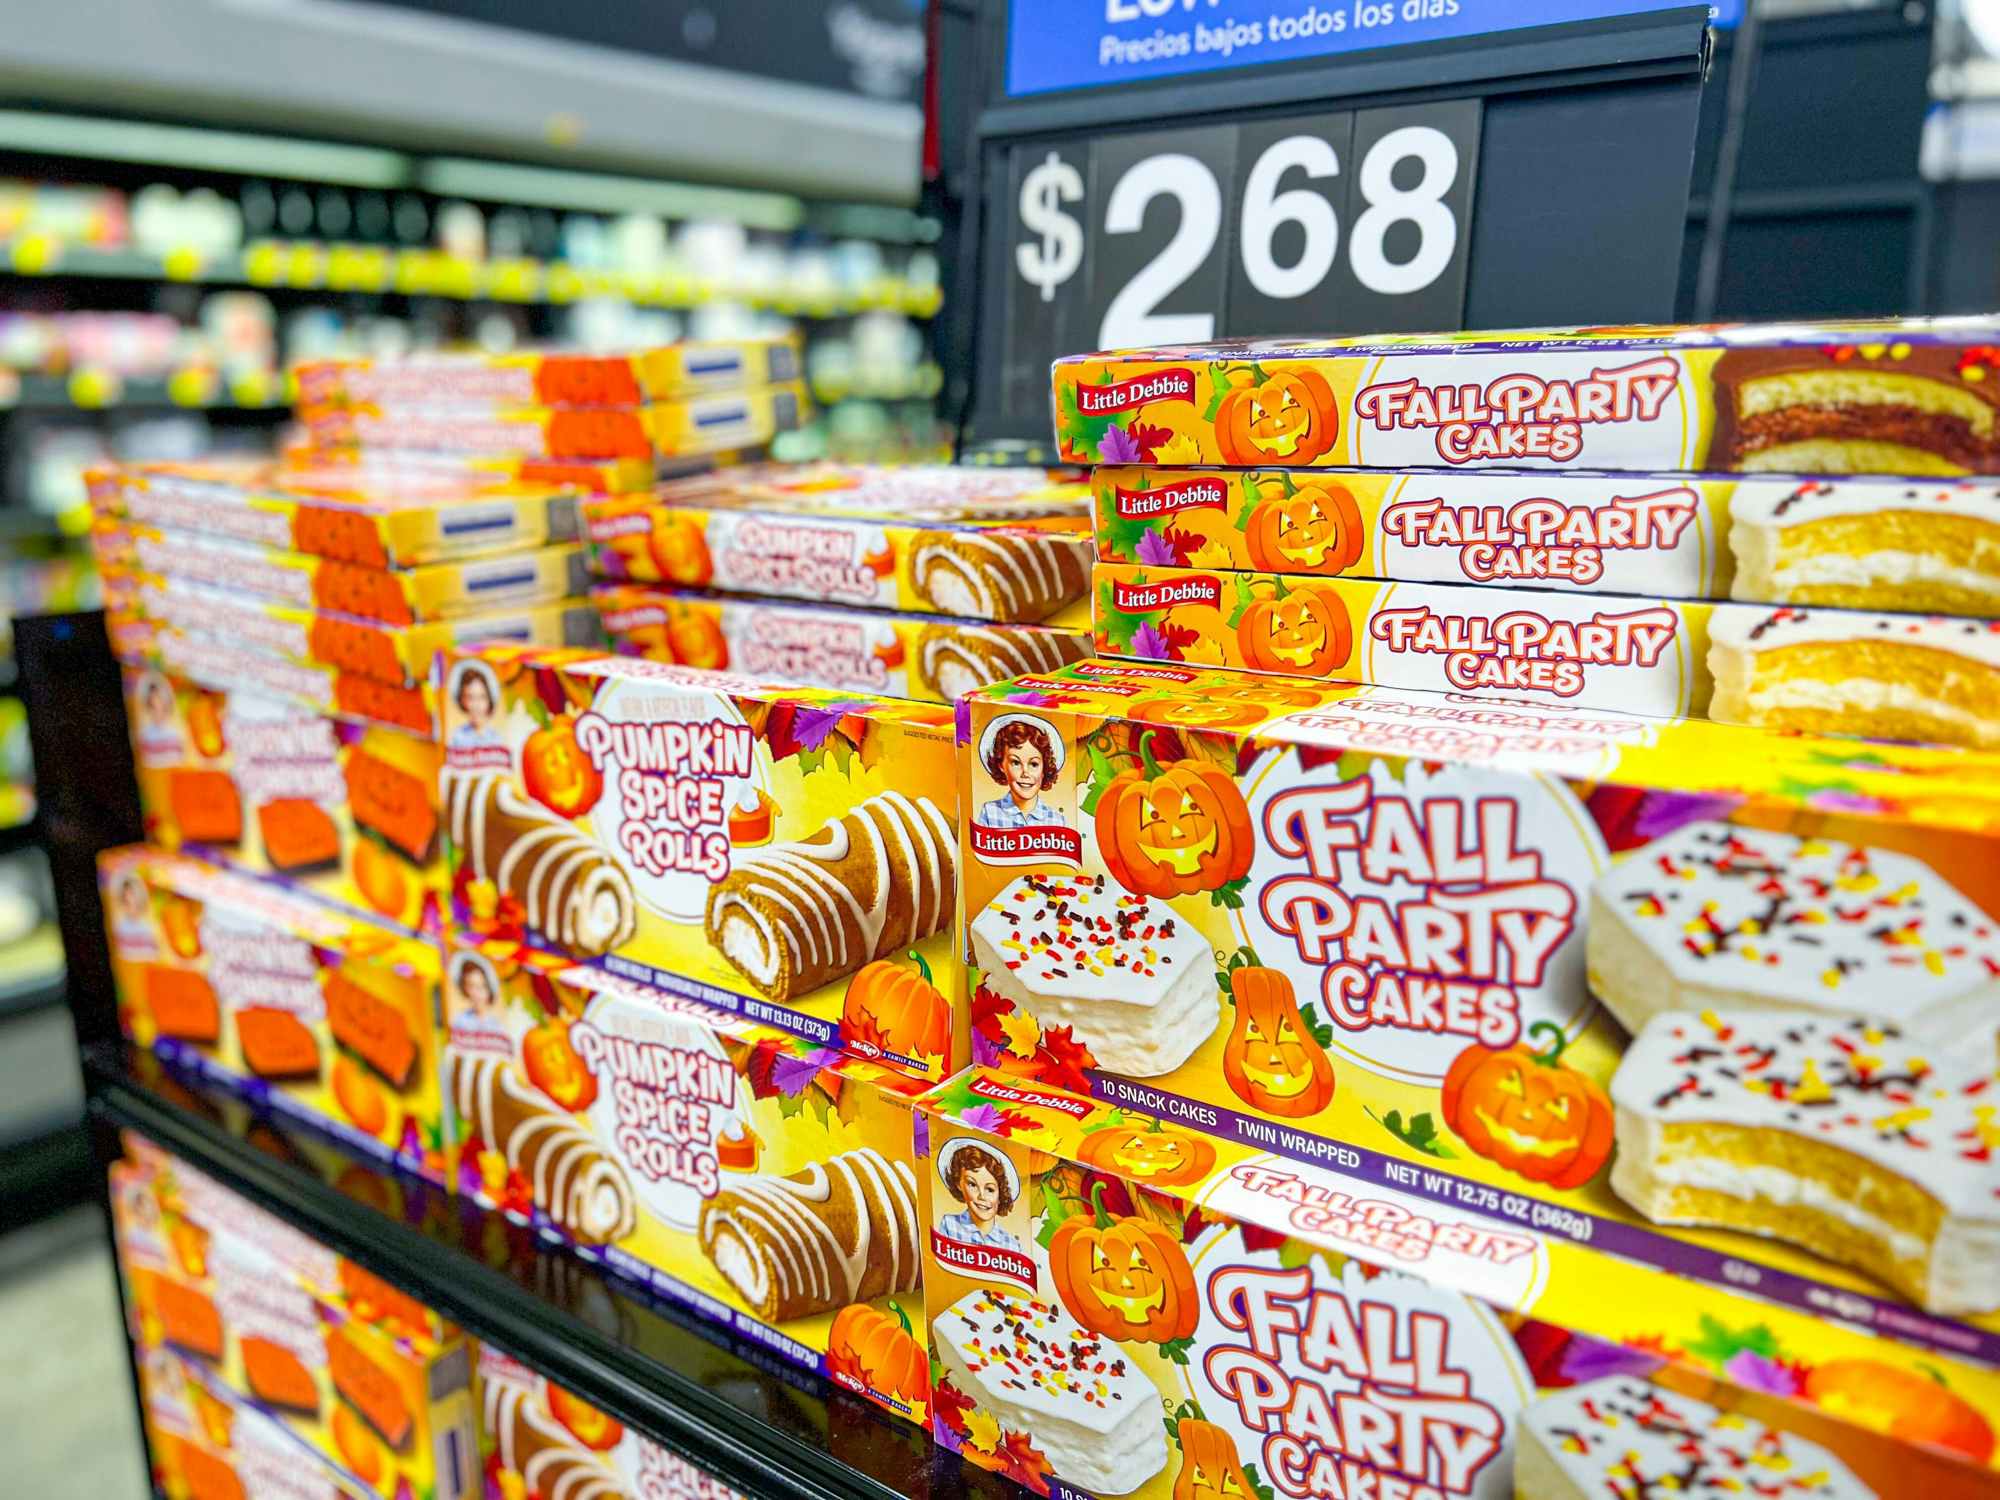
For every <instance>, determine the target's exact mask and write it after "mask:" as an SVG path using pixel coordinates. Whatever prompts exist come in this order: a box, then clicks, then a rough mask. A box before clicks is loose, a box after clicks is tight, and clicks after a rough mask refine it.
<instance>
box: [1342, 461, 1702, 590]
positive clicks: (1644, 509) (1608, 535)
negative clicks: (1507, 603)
mask: <svg viewBox="0 0 2000 1500" xmlns="http://www.w3.org/2000/svg"><path fill="white" fill-rule="evenodd" d="M1700 507H1701V497H1700V496H1699V495H1697V494H1696V493H1695V492H1694V491H1693V490H1691V489H1689V488H1688V487H1687V486H1686V485H1677V486H1675V487H1674V488H1672V489H1665V490H1658V491H1655V492H1653V493H1651V494H1645V495H1613V496H1611V497H1610V498H1609V499H1607V500H1605V501H1603V502H1602V503H1598V504H1591V505H1572V504H1565V503H1564V502H1562V501H1560V500H1553V499H1549V498H1548V497H1546V496H1531V497H1529V498H1527V499H1524V500H1516V501H1515V502H1513V504H1511V505H1453V504H1450V503H1449V502H1447V501H1446V500H1444V499H1443V498H1442V497H1440V496H1431V497H1429V498H1426V499H1419V500H1398V501H1397V502H1395V504H1393V505H1390V506H1387V507H1385V508H1384V509H1383V511H1382V520H1381V527H1382V534H1383V535H1384V536H1386V537H1389V538H1390V539H1392V540H1394V541H1398V542H1401V543H1402V544H1403V545H1404V546H1406V547H1412V548H1420V549H1425V550H1438V551H1456V552H1457V553H1458V570H1459V572H1460V573H1461V574H1462V575H1463V576H1464V577H1466V578H1467V579H1469V580H1470V581H1472V582H1473V583H1496V582H1503V581H1509V580H1521V581H1532V582H1555V583H1573V584H1576V585H1578V586H1579V587H1588V586H1589V585H1591V584H1594V583H1596V582H1598V581H1599V580H1601V579H1602V578H1603V577H1604V559H1605V555H1606V554H1607V553H1617V552H1659V553H1668V552H1672V551H1673V550H1674V549H1675V548H1676V547H1678V546H1679V545H1680V543H1681V538H1682V537H1683V536H1685V535H1686V534H1687V529H1688V527H1690V526H1692V525H1693V524H1694V519H1695V516H1696V515H1697V514H1698V512H1699V511H1700Z"/></svg>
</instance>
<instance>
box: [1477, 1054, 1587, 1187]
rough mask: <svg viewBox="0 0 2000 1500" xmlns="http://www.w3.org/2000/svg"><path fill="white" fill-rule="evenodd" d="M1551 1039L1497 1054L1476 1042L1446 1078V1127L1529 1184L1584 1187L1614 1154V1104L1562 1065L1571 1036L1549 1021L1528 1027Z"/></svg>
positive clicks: (1479, 1152)
mask: <svg viewBox="0 0 2000 1500" xmlns="http://www.w3.org/2000/svg"><path fill="white" fill-rule="evenodd" d="M1528 1035H1529V1037H1531V1038H1540V1037H1547V1038H1550V1040H1548V1041H1547V1044H1546V1050H1544V1051H1541V1052H1537V1051H1536V1050H1535V1049H1534V1048H1533V1047H1531V1046H1529V1045H1527V1044H1526V1043H1523V1042H1516V1043H1515V1044H1514V1045H1513V1046H1511V1047H1505V1048H1501V1049H1499V1050H1497V1051H1496V1050H1495V1049H1493V1048H1491V1047H1481V1046H1479V1045H1477V1044H1474V1045H1473V1046H1470V1047H1467V1048H1466V1049H1465V1050H1464V1051H1463V1052H1461V1053H1459V1054H1458V1056H1457V1058H1455V1059H1454V1060H1453V1062H1452V1065H1451V1070H1450V1071H1449V1072H1448V1073H1446V1074H1445V1079H1444V1088H1443V1089H1442V1091H1441V1092H1440V1094H1439V1096H1438V1103H1439V1105H1440V1107H1441V1110H1442V1112H1443V1115H1444V1122H1445V1124H1447V1125H1448V1126H1450V1127H1451V1128H1452V1130H1454V1131H1455V1132H1457V1134H1458V1137H1459V1139H1461V1140H1462V1141H1464V1142H1465V1144H1466V1145H1467V1146H1468V1147H1470V1148H1471V1149H1472V1150H1473V1151H1474V1152H1476V1153H1477V1154H1478V1155H1480V1156H1483V1157H1485V1158H1486V1159H1487V1160H1488V1161H1490V1162H1495V1163H1497V1164H1498V1165H1500V1166H1503V1167H1505V1168H1506V1169H1507V1170H1508V1171H1510V1172H1514V1173H1518V1174H1519V1175H1520V1176H1522V1177H1525V1178H1527V1179H1528V1181H1530V1182H1543V1183H1547V1184H1548V1185H1549V1186H1550V1187H1554V1188H1573V1187H1582V1186H1583V1184H1585V1183H1586V1182H1588V1181H1590V1179H1591V1178H1593V1177H1595V1176H1596V1175H1597V1172H1598V1169H1599V1168H1600V1167H1602V1166H1603V1165H1604V1163H1605V1161H1606V1160H1607V1159H1608V1158H1609V1157H1610V1155H1611V1140H1612V1119H1613V1116H1612V1112H1611V1101H1610V1099H1609V1098H1607V1097H1606V1096H1605V1093H1604V1090H1603V1089H1602V1088H1600V1087H1599V1086H1598V1085H1597V1084H1596V1083H1595V1082H1594V1081H1593V1080H1591V1079H1589V1078H1586V1077H1585V1076H1584V1075H1583V1074H1581V1073H1579V1072H1577V1071H1576V1070H1575V1069H1574V1068H1568V1067H1565V1066H1563V1063H1562V1055H1563V1050H1564V1049H1565V1048H1566V1047H1567V1046H1568V1045H1569V1039H1568V1038H1567V1037H1566V1036H1564V1035H1563V1031H1562V1028H1561V1027H1560V1026H1557V1025H1556V1024H1555V1023H1554V1022H1552V1021H1537V1022H1535V1024H1534V1025H1532V1026H1530V1027H1529V1028H1528Z"/></svg>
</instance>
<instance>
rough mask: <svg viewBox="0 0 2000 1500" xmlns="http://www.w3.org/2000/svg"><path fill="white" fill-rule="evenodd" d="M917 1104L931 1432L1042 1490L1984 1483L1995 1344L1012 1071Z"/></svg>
mask: <svg viewBox="0 0 2000 1500" xmlns="http://www.w3.org/2000/svg"><path fill="white" fill-rule="evenodd" d="M920 1109H921V1111H922V1112H921V1113H920V1114H919V1116H918V1129H917V1134H916V1160H915V1165H916V1171H917V1179H918V1182H919V1184H920V1187H921V1190H922V1193H923V1195H924V1216H925V1224H926V1227H927V1235H926V1239H925V1252H926V1258H925V1264H924V1296H925V1304H926V1308H927V1311H928V1317H929V1325H930V1339H931V1353H932V1371H933V1384H932V1390H931V1413H932V1430H933V1433H934V1435H935V1436H936V1437H937V1438H938V1440H939V1441H940V1442H941V1443H943V1444H944V1445H945V1446H947V1447H949V1448H951V1449H953V1450H955V1451H957V1452H958V1453H960V1454H961V1455H963V1456H964V1457H965V1458H966V1459H968V1460H970V1461H971V1462H973V1463H976V1464H978V1465H980V1466H981V1467H984V1468H988V1469H993V1470H997V1471H999V1472H1000V1473H1002V1474H1005V1475H1006V1476H1007V1477H1009V1478H1011V1479H1013V1480H1015V1481H1017V1482H1018V1483H1020V1484H1023V1485H1025V1486H1026V1487H1027V1488H1029V1489H1031V1490H1033V1491H1035V1492H1036V1493H1039V1494H1049V1495H1060V1496H1073V1495H1097V1496H1107V1497H1109V1496H1125V1495H1131V1496H1136V1497H1139V1500H1166V1497H1168V1496H1172V1497H1174V1500H1224V1497H1232V1500H1233V1497H1242V1500H1252V1497H1255V1496H1265V1497H1271V1500H1276V1497H1278V1496H1283V1497H1286V1500H1309V1497H1310V1500H1561V1497H1565V1496H1570V1495H1575V1496H1582V1497H1591V1500H1599V1497H1621V1500H1622V1497H1638V1496H1648V1497H1651V1496H1661V1497H1664V1496H1667V1495H1683V1494H1685V1495H1714V1496H1717V1497H1721V1496H1724V1495H1732V1496H1758V1495H1761V1496H1766V1497H1770V1500H1778V1497H1783V1500H1808V1497H1814V1500H1867V1497H1871V1496H1878V1495H1879V1496H1882V1497H1889V1496H1901V1495H1908V1494H1911V1493H1918V1492H1921V1493H1924V1494H1931V1495H1939V1496H1942V1495H1947V1494H1949V1495H1954V1496H1966V1497H1970V1496H1973V1495H1977V1494H1981V1493H1985V1492H1987V1491H1988V1490H1989V1489H1990V1487H1991V1483H1992V1476H1991V1474H1990V1472H1987V1471H1985V1470H1984V1469H1983V1468H1981V1467H1977V1466H1981V1465H1984V1464H1985V1463H1986V1462H1987V1461H1988V1460H1989V1459H1990V1458H1991V1455H1992V1447H1993V1427H1992V1421H1993V1417H1994V1413H1995V1411H1996V1410H1997V1409H2000V1380H1996V1377H1995V1375H1994V1373H1993V1371H1992V1370H1991V1369H1988V1368H1984V1367H1981V1366H1979V1365H1978V1364H1976V1363H1974V1362H1970V1361H1954V1360H1951V1359H1928V1358H1926V1356H1924V1355H1921V1354H1918V1353H1916V1352H1914V1351H1912V1350H1910V1349H1907V1348H1904V1347H1901V1346H1898V1345H1895V1344H1893V1343H1888V1342H1886V1341H1883V1340H1879V1339H1876V1338H1873V1337H1870V1336H1869V1335H1868V1334H1866V1333H1863V1332H1859V1331H1857V1330H1855V1329H1852V1328H1849V1327H1845V1326H1842V1325H1841V1324H1839V1323H1838V1322H1835V1321H1832V1320H1828V1319H1825V1318H1823V1317H1821V1316H1819V1315H1817V1314H1814V1313H1812V1312H1809V1311H1805V1310H1798V1309H1786V1308H1769V1307H1767V1306H1766V1305H1764V1304H1763V1303H1761V1302H1759V1301H1758V1300H1757V1299H1756V1298H1755V1297H1754V1296H1753V1295H1750V1294H1748V1293H1746V1292H1744V1291H1742V1290H1740V1289H1737V1288H1726V1289H1706V1288H1704V1289H1700V1291H1699V1293H1696V1289H1694V1288H1691V1287H1688V1286H1686V1285H1684V1284H1682V1283H1678V1282H1676V1281H1673V1280H1671V1279H1669V1278H1666V1277H1662V1276H1660V1275H1659V1274H1658V1273H1657V1272H1654V1271H1651V1270H1649V1269H1647V1268H1645V1267H1642V1266H1639V1265H1636V1264H1634V1263H1630V1262H1625V1261H1621V1260H1619V1259H1617V1258H1615V1257H1609V1256H1594V1255H1592V1254H1591V1253H1590V1252H1587V1251H1583V1250H1581V1249H1579V1248H1578V1247H1576V1246H1574V1245H1570V1244H1567V1243H1564V1242H1563V1241H1561V1240H1560V1239H1559V1238H1558V1237H1554V1236H1548V1235H1544V1234H1541V1233H1539V1232H1536V1231H1533V1230H1529V1229H1524V1228H1516V1227H1513V1226H1509V1225H1507V1224H1505V1223H1503V1222H1501V1221H1499V1220H1497V1219H1495V1218H1492V1217H1490V1216H1487V1215H1484V1214H1481V1213H1479V1212H1476V1211H1470V1210H1468V1209H1465V1208H1463V1207H1459V1206H1456V1205H1438V1204H1434V1203H1430V1202H1426V1201H1425V1200H1424V1199H1422V1198H1420V1197H1418V1196H1416V1195H1414V1194H1411V1193H1408V1192H1405V1191H1401V1190H1398V1189H1395V1188H1390V1187H1375V1186H1371V1185H1368V1184H1364V1183H1360V1182H1357V1181H1355V1180H1353V1179H1352V1178H1348V1177H1343V1176H1342V1175H1341V1174H1340V1173H1339V1171H1338V1170H1337V1163H1329V1164H1327V1165H1312V1164H1305V1163H1300V1162H1296V1161H1292V1160H1289V1159H1287V1158H1285V1157H1283V1156H1281V1155H1278V1154H1275V1153H1271V1152H1266V1151H1261V1150H1257V1149H1254V1148H1252V1147H1249V1146H1246V1145H1242V1144H1238V1143H1235V1142H1217V1141H1212V1140H1209V1139H1206V1138H1204V1137H1203V1136H1200V1135H1197V1134H1195V1133H1193V1132H1190V1131H1188V1130H1186V1129H1184V1128H1182V1127H1180V1126H1178V1125H1175V1124H1171V1123H1163V1122H1161V1121H1159V1120H1155V1119H1150V1118H1148V1117H1146V1116H1144V1115H1140V1114H1136V1113H1132V1112H1129V1111H1127V1110H1125V1109H1123V1108H1121V1107H1119V1106H1117V1105H1114V1104H1110V1103H1107V1102H1105V1101H1103V1100H1094V1099H1091V1098H1088V1097H1085V1096H1082V1095H1078V1094H1073V1093H1068V1092H1065V1091H1062V1090H1059V1089H1056V1088H1053V1087H1050V1086H1048V1085H1046V1084H1043V1083H1040V1082H1034V1081H1029V1080H1026V1079H1023V1078H1022V1077H1020V1076H1019V1075H1017V1074H1009V1073H1003V1072H999V1071H996V1070H993V1069H985V1068H972V1069H969V1070H968V1071H966V1072H965V1073H963V1074H960V1075H959V1076H958V1077H956V1078H954V1079H952V1080H950V1081H949V1082H947V1083H944V1084H941V1085H939V1086H938V1087H937V1088H935V1089H934V1090H933V1091H932V1092H931V1093H930V1094H928V1095H927V1096H925V1098H924V1100H923V1101H922V1102H921V1105H920ZM1722 1381H1728V1382H1731V1383H1732V1384H1733V1385H1735V1386H1738V1387H1745V1386H1747V1387H1748V1389H1749V1392H1754V1393H1755V1394H1749V1393H1747V1392H1746V1391H1745V1390H1743V1389H1732V1386H1731V1385H1726V1384H1721V1383H1720V1382H1722ZM1785 1397H1789V1398H1791V1399H1790V1400H1784V1399H1774V1398H1785ZM1797 1403H1806V1404H1809V1405H1810V1406H1815V1407H1817V1408H1819V1409H1818V1410H1807V1409H1804V1408H1803V1407H1802V1406H1801V1405H1799V1404H1797ZM1863 1429H1874V1430H1872V1431H1871V1430H1863ZM1881 1432H1888V1433H1891V1434H1893V1435H1894V1436H1895V1437H1897V1438H1900V1439H1903V1440H1905V1441H1915V1442H1921V1443H1924V1444H1926V1445H1927V1448H1928V1449H1933V1450H1936V1451H1934V1452H1933V1451H1917V1450H1913V1449H1911V1448H1908V1447H1900V1446H1897V1445H1892V1444H1888V1443H1885V1442H1883V1440H1882V1438H1881V1437H1880V1436H1878V1435H1877V1434H1878V1433H1881ZM1916 1486H1921V1489H1920V1490H1919V1489H1918V1488H1915V1487H1916Z"/></svg>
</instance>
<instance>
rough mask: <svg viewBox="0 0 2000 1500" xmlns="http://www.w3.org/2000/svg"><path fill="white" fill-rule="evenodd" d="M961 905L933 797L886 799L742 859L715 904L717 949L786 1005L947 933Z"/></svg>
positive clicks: (947, 834)
mask: <svg viewBox="0 0 2000 1500" xmlns="http://www.w3.org/2000/svg"><path fill="white" fill-rule="evenodd" d="M957 901H958V831H957V829H955V828H954V827H953V826H952V821H951V819H950V818H948V817H946V816H945V814H944V813H943V812H941V811H939V809H938V806H937V804H936V803H934V802H932V801H931V799H930V798H928V797H905V796H904V795H903V794H902V793H901V792H877V793H876V794H875V795H874V796H872V797H870V798H868V799H867V800H866V801H864V802H859V803H856V804H855V805H854V807H853V808H852V810H850V811H849V812H847V813H846V814H844V815H843V816H841V817H840V818H837V819H836V820H834V821H833V822H831V823H828V824H827V825H826V826H825V827H824V828H821V829H820V830H819V831H818V832H817V833H815V834H813V835H812V836H811V837H810V838H804V839H798V840H795V841H793V842H790V843H783V844H770V845H766V846H765V847H763V848H759V849H753V850H750V851H748V852H744V851H742V850H740V849H739V850H738V852H737V855H736V860H735V865H734V868H732V869H731V870H730V872H729V874H728V875H727V876H725V877H724V878H723V880H722V881H721V883H720V884H718V885H717V886H716V887H715V888H714V889H713V890H712V891H710V892H709V896H708V913H707V928H708V939H709V941H710V942H711V943H712V944H714V946H715V948H716V949H717V951H719V952H720V953H721V954H722V955H723V956H724V957H726V958H727V959H728V960H729V961H730V963H732V964H734V965H735V966H736V968H737V969H738V970H739V971H740V972H741V973H742V975H743V977H744V978H745V979H747V980H749V981H750V983H752V984H753V985H755V986H756V987H757V989H758V990H759V991H760V992H761V993H762V994H763V995H764V996H766V997H767V998H768V999H771V1000H780V1001H782V1000H787V999H790V998H791V997H792V996H794V995H803V994H807V993H809V992H811V991H813V990H816V989H818V988H819V987H820V986H821V985H823V984H829V983H831V982H832V981H834V980H836V979H841V978H844V977H846V976H847V975H849V974H852V973H853V972H854V971H855V970H856V969H858V968H860V967H861V966H862V965H863V964H865V963H869V962H871V961H872V960H874V959H878V958H886V957H888V956H889V955H890V954H892V953H901V952H902V951H903V950H904V949H906V948H909V947H910V946H911V945H913V944H915V943H918V942H921V941H922V940H923V939H924V938H927V937H929V936H931V934H933V933H935V932H938V931H940V930H942V929H943V928H944V926H945V924H946V923H948V922H950V921H951V920H952V917H953V914H954V912H955V910H956V906H957Z"/></svg>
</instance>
